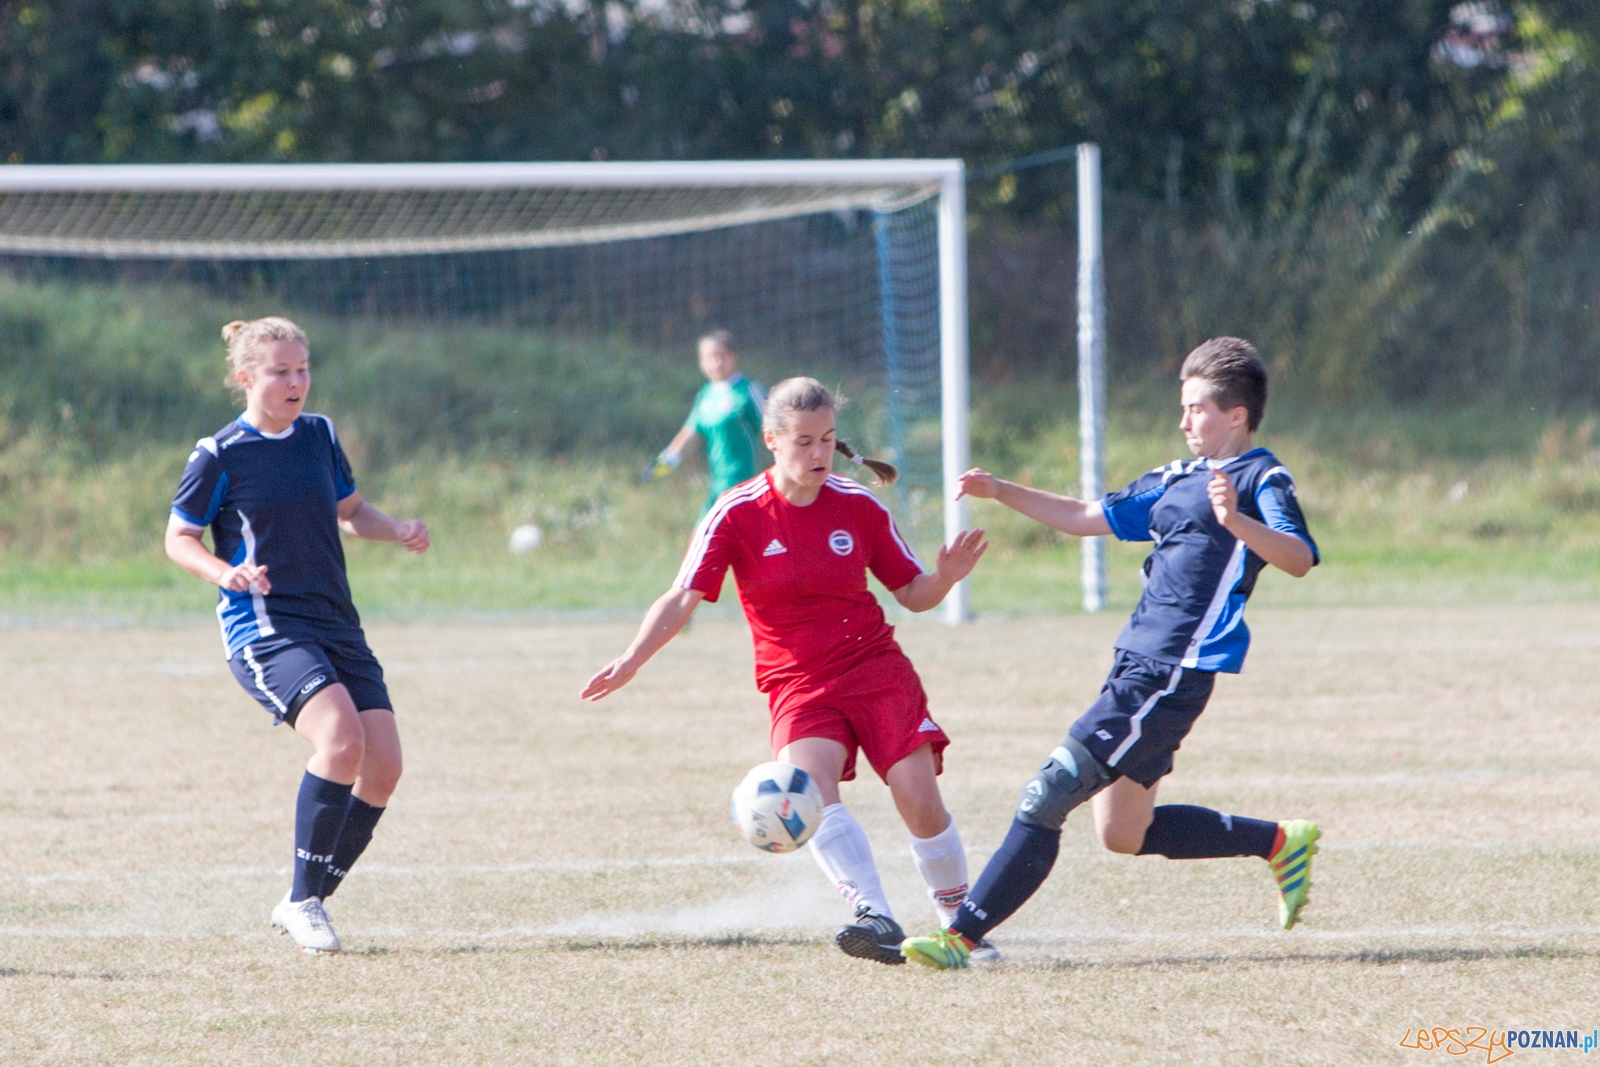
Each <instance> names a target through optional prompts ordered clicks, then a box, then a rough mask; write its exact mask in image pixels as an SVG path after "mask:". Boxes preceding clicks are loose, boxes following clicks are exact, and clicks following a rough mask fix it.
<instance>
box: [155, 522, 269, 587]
mask: <svg viewBox="0 0 1600 1067" xmlns="http://www.w3.org/2000/svg"><path fill="white" fill-rule="evenodd" d="M201 532H202V531H200V530H196V529H193V528H191V527H188V526H185V525H183V523H181V522H179V521H178V520H177V519H176V518H174V519H170V520H168V522H167V537H166V550H167V558H168V559H170V560H171V561H172V562H174V563H176V564H177V565H178V566H180V567H182V568H183V569H184V570H186V571H188V572H189V573H190V574H192V575H194V576H195V577H196V578H199V579H200V580H202V581H206V582H210V583H211V584H212V585H217V586H221V587H222V588H224V589H226V590H228V591H229V592H231V593H242V592H244V591H245V590H246V589H251V588H253V589H255V591H256V592H258V593H260V594H261V595H262V596H266V595H267V594H269V593H271V592H272V583H271V582H270V581H268V580H267V568H266V565H265V564H262V565H261V566H256V565H255V564H253V563H241V564H239V565H238V566H237V567H230V566H229V565H228V563H227V561H225V560H222V559H218V558H217V557H216V556H214V555H212V554H211V551H210V550H209V549H208V548H206V546H205V542H204V541H202V540H200V534H201Z"/></svg>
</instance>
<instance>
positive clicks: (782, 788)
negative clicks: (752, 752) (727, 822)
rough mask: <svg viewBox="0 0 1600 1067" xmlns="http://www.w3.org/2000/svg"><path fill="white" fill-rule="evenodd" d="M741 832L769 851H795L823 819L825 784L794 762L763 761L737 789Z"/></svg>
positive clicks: (736, 811) (737, 818)
mask: <svg viewBox="0 0 1600 1067" xmlns="http://www.w3.org/2000/svg"><path fill="white" fill-rule="evenodd" d="M732 807H733V822H734V825H735V826H737V827H738V828H739V834H740V835H741V836H742V837H743V838H744V839H745V840H746V841H748V842H750V843H751V844H752V845H754V846H756V848H759V849H763V850H765V851H767V852H793V851H794V850H795V849H797V848H799V847H800V846H802V845H804V844H805V843H806V842H807V841H809V840H811V835H812V834H814V833H816V832H817V826H818V824H820V823H821V822H822V807H823V805H822V788H821V787H820V786H819V785H817V783H816V780H815V779H813V778H812V777H811V776H810V775H809V774H807V773H806V772H805V771H802V770H801V769H800V768H799V767H796V766H794V765H793V764H792V763H763V764H761V766H759V767H757V768H755V769H754V770H752V771H751V772H750V773H749V774H747V775H745V776H744V781H742V782H740V783H739V788H737V789H735V790H734V791H733V806H732Z"/></svg>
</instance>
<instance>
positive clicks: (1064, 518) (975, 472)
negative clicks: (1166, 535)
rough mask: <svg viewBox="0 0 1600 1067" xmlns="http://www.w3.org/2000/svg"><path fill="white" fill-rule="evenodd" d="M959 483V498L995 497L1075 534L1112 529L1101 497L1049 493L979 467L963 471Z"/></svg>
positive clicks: (1103, 532)
mask: <svg viewBox="0 0 1600 1067" xmlns="http://www.w3.org/2000/svg"><path fill="white" fill-rule="evenodd" d="M960 484H961V489H960V491H959V492H957V493H956V499H957V500H959V499H961V498H962V497H964V496H970V497H977V498H979V499H982V500H995V501H998V502H999V503H1001V504H1004V505H1005V506H1006V507H1008V508H1010V509H1011V510H1012V511H1015V512H1018V513H1020V514H1022V515H1026V516H1028V518H1030V519H1033V520H1034V521H1036V522H1042V523H1044V524H1045V525H1046V526H1049V527H1051V528H1052V529H1056V530H1060V531H1061V532H1062V533H1069V534H1072V535H1073V536H1074V537H1101V536H1104V535H1106V534H1109V533H1111V524H1110V523H1109V522H1107V521H1106V517H1105V513H1104V512H1103V511H1101V509H1100V502H1099V501H1089V500H1078V499H1076V498H1075V497H1070V496H1062V495H1060V494H1059V493H1047V492H1045V491H1044V490H1042V489H1030V488H1029V487H1028V486H1025V485H1018V484H1017V483H1016V482H1008V481H1006V480H1005V479H1003V478H996V477H995V476H994V475H992V474H990V473H989V472H988V471H986V470H982V469H980V468H978V467H974V468H973V469H972V470H969V471H968V472H967V473H965V474H963V475H962V476H961V479H960Z"/></svg>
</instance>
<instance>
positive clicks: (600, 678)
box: [578, 656, 639, 701]
mask: <svg viewBox="0 0 1600 1067" xmlns="http://www.w3.org/2000/svg"><path fill="white" fill-rule="evenodd" d="M626 658H627V657H625V656H618V657H617V658H616V659H614V660H612V661H611V662H610V663H608V664H606V665H605V666H604V667H603V668H601V670H600V673H598V674H596V675H595V676H594V677H593V678H590V679H589V684H587V685H585V686H584V687H583V692H581V693H579V694H578V697H579V699H581V700H589V701H595V700H604V699H605V698H606V697H607V696H609V695H610V694H612V693H615V692H616V691H617V690H618V689H621V688H622V687H623V686H625V685H627V684H628V683H629V682H631V681H633V676H634V675H635V674H638V673H639V668H638V667H634V666H629V665H627V664H626V663H625V660H626Z"/></svg>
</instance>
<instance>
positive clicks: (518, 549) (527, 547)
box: [511, 523, 544, 556]
mask: <svg viewBox="0 0 1600 1067" xmlns="http://www.w3.org/2000/svg"><path fill="white" fill-rule="evenodd" d="M543 543H544V531H542V530H540V529H539V527H537V526H534V525H533V524H532V523H529V524H528V525H526V526H518V527H517V528H516V529H515V530H512V531H511V551H513V552H515V553H516V554H517V555H519V556H520V555H522V554H523V553H525V552H532V551H533V550H534V549H536V548H538V547H539V546H540V545H541V544H543Z"/></svg>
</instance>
